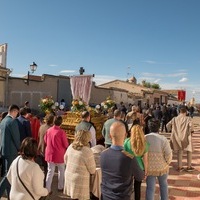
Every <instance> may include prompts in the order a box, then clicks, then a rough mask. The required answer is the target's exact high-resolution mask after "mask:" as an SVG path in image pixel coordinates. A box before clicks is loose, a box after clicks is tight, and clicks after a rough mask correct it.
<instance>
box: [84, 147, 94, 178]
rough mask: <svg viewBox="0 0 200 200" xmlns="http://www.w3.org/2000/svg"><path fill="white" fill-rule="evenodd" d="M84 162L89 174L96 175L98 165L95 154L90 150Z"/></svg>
mask: <svg viewBox="0 0 200 200" xmlns="http://www.w3.org/2000/svg"><path fill="white" fill-rule="evenodd" d="M86 148H88V147H86ZM84 160H85V165H86V168H87V170H88V172H89V173H90V174H94V173H95V171H96V163H95V159H94V154H93V152H92V150H91V149H88V151H87V156H85V158H84Z"/></svg>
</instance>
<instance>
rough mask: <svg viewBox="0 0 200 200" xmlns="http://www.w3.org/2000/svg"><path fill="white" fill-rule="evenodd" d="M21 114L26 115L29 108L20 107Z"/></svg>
mask: <svg viewBox="0 0 200 200" xmlns="http://www.w3.org/2000/svg"><path fill="white" fill-rule="evenodd" d="M19 114H20V115H21V116H24V117H26V115H27V114H28V111H27V108H26V107H23V108H20V109H19Z"/></svg>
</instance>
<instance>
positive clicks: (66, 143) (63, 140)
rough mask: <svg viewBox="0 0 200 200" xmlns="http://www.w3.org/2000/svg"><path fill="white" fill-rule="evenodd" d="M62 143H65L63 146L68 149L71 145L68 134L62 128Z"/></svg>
mask: <svg viewBox="0 0 200 200" xmlns="http://www.w3.org/2000/svg"><path fill="white" fill-rule="evenodd" d="M62 131H63V132H62V143H63V147H64V148H66V149H67V147H68V146H69V142H68V139H67V134H66V132H65V131H64V130H62Z"/></svg>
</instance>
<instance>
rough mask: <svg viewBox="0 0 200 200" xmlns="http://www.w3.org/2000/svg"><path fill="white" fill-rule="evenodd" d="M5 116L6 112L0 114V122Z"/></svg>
mask: <svg viewBox="0 0 200 200" xmlns="http://www.w3.org/2000/svg"><path fill="white" fill-rule="evenodd" d="M7 114H8V111H6V112H2V113H1V117H0V120H3V119H4V118H5V117H6V115H7Z"/></svg>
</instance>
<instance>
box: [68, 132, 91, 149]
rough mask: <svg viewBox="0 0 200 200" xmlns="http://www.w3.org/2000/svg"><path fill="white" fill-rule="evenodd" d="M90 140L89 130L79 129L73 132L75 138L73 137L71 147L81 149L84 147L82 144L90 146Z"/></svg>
mask: <svg viewBox="0 0 200 200" xmlns="http://www.w3.org/2000/svg"><path fill="white" fill-rule="evenodd" d="M90 140H91V133H90V131H86V130H79V131H77V133H76V134H75V138H74V141H73V143H72V147H73V148H74V149H75V150H81V149H82V147H84V146H87V147H90V145H89V142H90Z"/></svg>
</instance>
